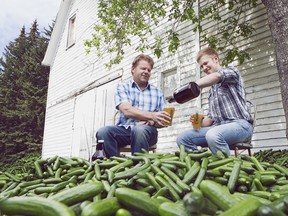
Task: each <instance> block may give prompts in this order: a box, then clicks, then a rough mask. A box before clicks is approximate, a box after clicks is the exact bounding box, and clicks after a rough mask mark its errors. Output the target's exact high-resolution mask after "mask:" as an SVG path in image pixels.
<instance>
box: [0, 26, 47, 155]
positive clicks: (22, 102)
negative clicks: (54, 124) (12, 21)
mask: <svg viewBox="0 0 288 216" xmlns="http://www.w3.org/2000/svg"><path fill="white" fill-rule="evenodd" d="M45 31H46V32H45V35H46V36H42V35H41V34H40V32H39V30H38V24H37V22H36V21H35V22H34V23H33V24H32V26H31V29H30V31H29V33H26V30H25V27H23V28H22V29H21V32H20V35H19V37H18V38H16V39H15V41H13V42H10V43H9V45H8V46H6V48H5V52H4V57H3V58H1V60H0V104H1V106H0V152H1V153H2V154H4V155H10V154H16V153H18V152H22V151H28V149H34V150H39V149H41V144H42V137H43V130H44V117H45V108H46V97H47V88H48V77H49V68H44V67H42V66H41V61H42V59H43V57H44V55H45V52H46V48H47V45H48V42H49V38H48V37H49V35H51V31H52V27H50V30H45Z"/></svg>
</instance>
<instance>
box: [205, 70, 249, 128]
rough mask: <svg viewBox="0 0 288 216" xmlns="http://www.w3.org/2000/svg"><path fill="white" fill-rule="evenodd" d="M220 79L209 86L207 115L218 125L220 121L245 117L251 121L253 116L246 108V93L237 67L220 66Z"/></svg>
mask: <svg viewBox="0 0 288 216" xmlns="http://www.w3.org/2000/svg"><path fill="white" fill-rule="evenodd" d="M218 73H220V74H221V77H222V78H221V81H220V82H219V83H217V84H214V85H212V86H211V89H210V90H209V95H208V101H209V111H208V115H207V116H208V117H210V118H211V119H213V120H214V124H216V125H219V124H221V122H222V121H227V120H236V119H245V120H247V121H248V122H250V123H252V122H253V118H252V116H251V114H250V112H249V110H248V104H247V100H246V93H245V90H244V85H243V81H242V79H241V76H240V72H239V70H238V69H236V68H234V67H225V68H221V69H220V70H219V71H218Z"/></svg>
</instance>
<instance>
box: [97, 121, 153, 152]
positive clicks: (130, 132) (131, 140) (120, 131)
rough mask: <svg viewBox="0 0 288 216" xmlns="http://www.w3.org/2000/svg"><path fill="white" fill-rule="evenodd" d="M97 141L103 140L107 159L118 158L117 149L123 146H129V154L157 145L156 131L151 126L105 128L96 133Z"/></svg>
mask: <svg viewBox="0 0 288 216" xmlns="http://www.w3.org/2000/svg"><path fill="white" fill-rule="evenodd" d="M96 139H97V140H101V139H102V140H104V149H105V153H106V156H107V157H112V156H119V155H120V152H119V149H120V148H121V147H123V146H125V145H131V153H132V154H134V153H135V152H140V150H141V149H142V148H143V149H146V150H148V149H149V146H152V145H154V144H156V143H157V140H158V131H157V129H156V128H155V127H153V126H148V125H135V126H133V127H132V128H130V127H129V128H128V129H126V128H124V127H123V126H115V125H112V126H105V127H102V128H100V129H99V130H98V131H97V133H96Z"/></svg>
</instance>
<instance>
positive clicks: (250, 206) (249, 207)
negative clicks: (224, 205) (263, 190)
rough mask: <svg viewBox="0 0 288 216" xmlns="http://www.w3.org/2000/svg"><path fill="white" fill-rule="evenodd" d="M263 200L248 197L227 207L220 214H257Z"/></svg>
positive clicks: (225, 215) (228, 215) (227, 215)
mask: <svg viewBox="0 0 288 216" xmlns="http://www.w3.org/2000/svg"><path fill="white" fill-rule="evenodd" d="M261 205H262V204H261V202H259V201H258V200H257V199H253V198H251V199H246V200H242V201H240V202H238V203H237V204H236V205H234V206H232V207H231V208H229V209H227V210H226V211H224V212H223V213H221V214H220V215H219V216H231V215H237V216H248V215H251V216H252V215H256V213H257V210H258V208H259V207H260V206H261Z"/></svg>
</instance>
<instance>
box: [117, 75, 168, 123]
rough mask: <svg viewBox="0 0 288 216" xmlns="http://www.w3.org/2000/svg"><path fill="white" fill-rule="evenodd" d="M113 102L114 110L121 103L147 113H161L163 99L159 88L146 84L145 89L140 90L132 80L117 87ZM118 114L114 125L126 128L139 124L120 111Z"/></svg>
mask: <svg viewBox="0 0 288 216" xmlns="http://www.w3.org/2000/svg"><path fill="white" fill-rule="evenodd" d="M114 100H115V106H116V109H118V106H119V105H120V104H121V103H123V102H129V103H130V104H131V105H132V106H133V107H136V108H138V109H140V110H143V111H147V112H158V111H162V110H163V107H164V104H165V98H164V95H163V93H162V91H161V90H160V88H158V87H155V86H153V85H151V84H149V83H148V85H147V87H146V88H145V89H143V90H141V89H140V88H139V86H138V84H137V83H136V82H134V81H133V80H129V81H128V82H125V83H119V84H118V85H117V88H116V93H115V95H114ZM119 114H120V115H119V118H118V121H117V123H116V125H119V126H125V127H126V128H128V127H129V126H133V125H135V124H136V123H137V122H139V120H136V119H132V118H127V117H125V116H124V115H123V113H122V112H121V111H120V110H119Z"/></svg>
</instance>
